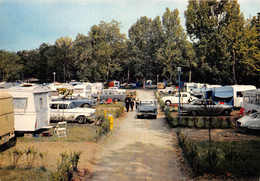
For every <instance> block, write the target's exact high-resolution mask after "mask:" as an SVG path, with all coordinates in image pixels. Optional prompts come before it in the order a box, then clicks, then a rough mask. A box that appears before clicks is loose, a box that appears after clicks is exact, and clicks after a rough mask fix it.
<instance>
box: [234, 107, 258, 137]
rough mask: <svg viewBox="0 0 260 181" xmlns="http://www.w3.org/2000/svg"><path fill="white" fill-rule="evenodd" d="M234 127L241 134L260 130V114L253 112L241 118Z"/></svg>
mask: <svg viewBox="0 0 260 181" xmlns="http://www.w3.org/2000/svg"><path fill="white" fill-rule="evenodd" d="M236 125H237V127H238V128H240V129H241V130H242V132H243V133H246V131H247V129H255V130H260V113H259V112H253V113H251V114H248V115H246V116H243V117H242V118H240V119H238V120H237V121H236Z"/></svg>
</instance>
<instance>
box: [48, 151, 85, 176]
mask: <svg viewBox="0 0 260 181" xmlns="http://www.w3.org/2000/svg"><path fill="white" fill-rule="evenodd" d="M80 155H81V151H79V152H73V153H70V154H67V153H66V152H64V153H61V154H60V156H61V161H60V160H58V163H57V171H54V172H52V173H51V180H53V181H67V180H71V179H72V177H73V173H74V172H75V171H77V166H78V162H79V158H80Z"/></svg>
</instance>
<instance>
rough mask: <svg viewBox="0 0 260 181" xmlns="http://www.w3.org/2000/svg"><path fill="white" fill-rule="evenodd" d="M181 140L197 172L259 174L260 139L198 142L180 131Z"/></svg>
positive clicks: (201, 173)
mask: <svg viewBox="0 0 260 181" xmlns="http://www.w3.org/2000/svg"><path fill="white" fill-rule="evenodd" d="M176 134H177V137H178V143H179V145H180V147H181V148H182V150H183V154H184V156H185V158H186V159H187V161H188V163H189V164H190V166H191V167H192V168H193V170H194V171H195V173H196V174H197V175H203V174H205V173H210V174H216V175H227V174H231V175H234V176H237V177H258V176H259V162H260V156H259V155H260V153H259V147H260V144H259V141H249V142H248V141H246V142H245V141H241V142H238V141H233V142H231V141H229V142H211V143H210V144H209V143H208V142H204V141H203V142H195V141H192V140H191V139H189V138H188V137H187V136H185V135H183V133H181V131H180V130H177V132H176Z"/></svg>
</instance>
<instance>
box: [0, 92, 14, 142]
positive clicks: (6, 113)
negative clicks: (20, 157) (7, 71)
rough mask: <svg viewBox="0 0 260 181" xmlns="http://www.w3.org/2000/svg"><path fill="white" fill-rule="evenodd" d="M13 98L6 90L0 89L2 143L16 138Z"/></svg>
mask: <svg viewBox="0 0 260 181" xmlns="http://www.w3.org/2000/svg"><path fill="white" fill-rule="evenodd" d="M14 136H15V135H14V106H13V98H12V96H11V95H10V94H8V93H7V92H5V91H0V145H2V144H4V143H6V142H8V141H9V140H10V139H12V138H14Z"/></svg>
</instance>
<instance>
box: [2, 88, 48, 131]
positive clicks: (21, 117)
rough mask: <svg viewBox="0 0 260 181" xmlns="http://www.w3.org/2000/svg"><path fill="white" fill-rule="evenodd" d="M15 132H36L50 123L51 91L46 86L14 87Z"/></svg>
mask: <svg viewBox="0 0 260 181" xmlns="http://www.w3.org/2000/svg"><path fill="white" fill-rule="evenodd" d="M5 91H7V92H8V93H9V94H11V95H12V96H13V101H14V119H15V124H14V126H15V131H19V132H34V131H37V130H39V129H42V128H46V127H48V125H49V123H50V108H49V89H46V86H37V87H34V86H32V87H12V88H9V89H6V90H5Z"/></svg>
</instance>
